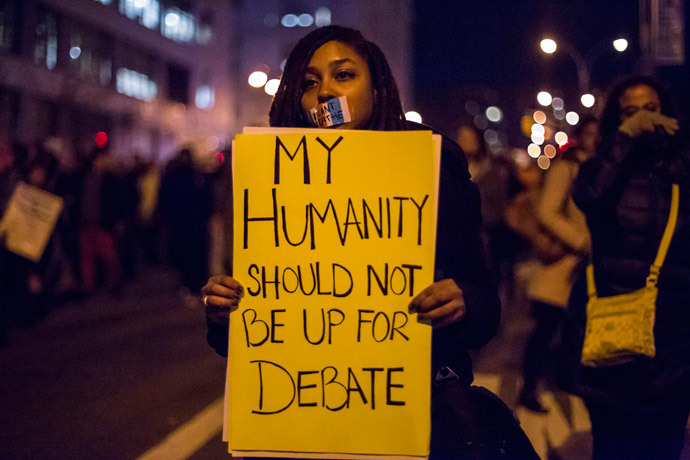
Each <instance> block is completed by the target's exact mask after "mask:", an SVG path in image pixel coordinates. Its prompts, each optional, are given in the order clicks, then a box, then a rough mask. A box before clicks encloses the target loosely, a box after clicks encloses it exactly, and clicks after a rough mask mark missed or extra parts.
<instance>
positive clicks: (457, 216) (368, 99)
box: [202, 26, 536, 458]
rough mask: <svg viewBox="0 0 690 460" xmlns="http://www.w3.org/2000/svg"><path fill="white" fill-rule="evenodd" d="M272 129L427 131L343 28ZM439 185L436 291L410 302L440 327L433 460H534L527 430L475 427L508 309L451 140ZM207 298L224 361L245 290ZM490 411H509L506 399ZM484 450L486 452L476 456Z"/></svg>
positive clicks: (306, 57)
mask: <svg viewBox="0 0 690 460" xmlns="http://www.w3.org/2000/svg"><path fill="white" fill-rule="evenodd" d="M270 124H271V126H273V127H297V128H310V127H312V128H313V127H321V128H324V127H331V126H332V127H334V128H335V129H367V130H380V131H403V130H422V129H427V130H428V129H429V128H427V127H424V126H422V125H419V124H415V123H410V122H407V121H406V120H405V117H404V114H403V110H402V106H401V102H400V98H399V95H398V90H397V88H396V85H395V81H394V78H393V76H392V74H391V71H390V68H389V66H388V63H387V62H386V59H385V57H384V55H383V53H382V52H381V50H380V49H379V48H378V47H377V46H376V45H375V44H373V43H371V42H369V41H367V40H365V39H364V38H363V37H362V35H361V34H360V33H359V32H358V31H356V30H353V29H348V28H343V27H339V26H328V27H323V28H319V29H316V30H315V31H313V32H311V33H310V34H308V35H307V36H305V37H304V38H303V39H302V40H300V41H299V43H298V44H297V45H296V46H295V48H294V49H293V50H292V52H291V53H290V56H289V57H288V60H287V63H286V65H285V72H284V74H283V77H282V79H281V83H280V87H279V89H278V92H277V94H276V96H275V99H274V101H273V105H272V107H271V111H270ZM440 177H441V178H440V185H439V208H438V221H437V239H436V258H435V260H436V269H435V282H434V283H432V284H431V285H430V286H428V287H426V288H425V289H424V290H422V292H421V293H419V294H418V295H417V296H416V297H414V298H413V299H412V301H411V302H410V303H409V311H410V313H416V314H417V319H418V321H420V322H424V323H427V324H430V325H431V326H432V327H433V334H432V372H433V376H432V377H433V378H434V382H435V384H434V388H433V390H432V401H433V403H432V405H433V414H432V427H433V429H432V442H431V446H432V447H431V453H432V455H431V456H432V457H437V458H454V457H458V456H463V458H469V457H468V456H466V455H467V454H469V455H475V454H476V453H479V454H480V455H481V456H480V457H472V458H494V456H493V454H494V453H495V452H496V450H492V449H494V448H495V449H499V448H500V447H498V446H499V444H500V445H501V446H503V447H504V448H505V447H506V445H508V446H510V445H511V443H512V444H513V445H516V444H519V443H523V442H526V444H524V443H523V444H520V446H521V448H523V449H524V450H522V451H521V452H518V455H517V456H518V457H520V458H530V457H529V456H525V452H528V453H529V452H531V453H533V450H532V449H531V445H529V442H528V441H526V438H524V434H523V433H522V431H521V430H520V428H519V426H517V425H516V424H515V426H510V427H507V430H504V431H510V430H512V431H511V433H512V434H513V435H514V438H513V439H506V438H505V437H503V438H502V439H498V438H495V439H492V438H491V437H490V436H493V435H494V434H495V430H492V429H488V428H487V429H483V428H484V427H482V426H481V425H482V423H484V424H485V425H486V426H487V427H488V426H491V425H493V426H494V427H495V425H496V424H497V423H500V420H497V419H496V418H495V417H491V415H489V416H488V417H489V418H490V419H485V420H483V421H482V420H478V419H476V418H474V414H475V413H476V412H486V413H487V414H489V413H490V411H487V407H482V408H479V409H477V408H473V407H470V406H471V405H472V404H476V403H477V401H476V399H475V400H473V401H470V399H471V398H472V397H471V396H469V393H468V392H470V391H471V390H470V384H471V383H472V379H473V375H472V363H471V359H470V356H469V354H468V351H467V350H468V349H476V348H479V347H481V346H483V345H485V344H486V343H487V342H488V341H489V340H490V339H491V337H492V336H493V335H494V333H495V332H496V329H497V327H498V323H499V317H500V304H499V300H498V295H497V292H496V287H495V286H494V284H493V281H492V276H491V274H490V272H489V269H488V267H487V263H486V260H485V258H484V253H483V249H482V242H481V239H480V226H481V217H480V208H479V195H478V192H477V188H476V186H475V185H474V184H472V183H471V182H470V180H469V173H468V171H467V162H466V160H465V156H464V154H463V152H462V150H461V149H460V147H459V146H458V145H457V144H455V143H454V142H453V141H451V140H450V139H448V138H445V137H444V138H443V145H442V159H441V173H440ZM202 295H203V299H204V303H205V304H206V312H207V319H208V328H209V329H208V336H207V338H208V341H209V343H210V344H211V345H212V346H213V347H214V348H215V349H216V350H217V351H218V353H220V354H222V355H224V356H226V355H227V344H228V322H229V314H230V313H231V312H232V311H234V310H236V309H237V308H238V305H239V302H240V300H241V298H242V297H243V295H244V288H243V286H242V285H241V283H240V282H239V281H238V280H236V279H235V278H233V277H231V276H224V275H221V276H213V277H211V278H210V279H209V281H208V283H207V284H206V286H204V288H203V289H202ZM465 390H466V391H467V392H465ZM458 396H462V398H464V401H467V402H468V404H469V405H464V406H463V407H459V408H458V407H452V405H455V406H458V404H457V400H458V398H457V397H458ZM491 403H494V406H493V407H501V408H504V407H505V406H504V405H503V404H502V403H501V401H500V400H498V398H496V401H491ZM495 403H497V404H498V406H496V405H495ZM511 420H512V419H511ZM511 423H514V422H511ZM470 424H471V425H474V426H472V427H471V428H472V429H471V430H470V431H471V432H472V434H470V433H469V431H464V429H465V428H469V427H468V426H467V425H470ZM463 425H465V426H463ZM502 434H505V433H502ZM506 442H507V444H506ZM491 443H494V444H493V445H492V444H491ZM479 445H482V446H483V447H481V448H477V447H474V446H479ZM473 449H484V450H483V451H482V452H478V451H477V452H474V450H473ZM535 457H536V455H535ZM501 458H512V457H501Z"/></svg>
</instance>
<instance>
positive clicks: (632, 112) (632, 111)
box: [623, 107, 640, 118]
mask: <svg viewBox="0 0 690 460" xmlns="http://www.w3.org/2000/svg"><path fill="white" fill-rule="evenodd" d="M638 110H640V109H638V108H637V107H629V108H627V109H624V110H623V116H624V117H626V118H630V117H632V116H633V115H635V113H637V111H638Z"/></svg>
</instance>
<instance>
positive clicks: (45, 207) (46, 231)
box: [0, 182, 62, 262]
mask: <svg viewBox="0 0 690 460" xmlns="http://www.w3.org/2000/svg"><path fill="white" fill-rule="evenodd" d="M61 212H62V198H60V197H59V196H57V195H53V194H52V193H48V192H46V191H45V190H41V189H40V188H37V187H34V186H32V185H29V184H27V183H24V182H20V183H19V184H17V186H16V187H15V189H14V191H13V192H12V196H11V197H10V201H9V203H8V205H7V209H6V210H5V213H4V214H3V216H2V219H1V220H0V239H2V240H3V242H4V244H5V247H7V249H9V250H10V251H12V252H14V253H15V254H18V255H20V256H22V257H25V258H27V259H29V260H31V261H33V262H38V261H39V260H40V259H41V257H42V256H43V251H45V248H46V245H47V244H48V240H49V239H50V235H51V234H52V233H53V230H54V229H55V224H56V223H57V220H58V217H59V216H60V213H61Z"/></svg>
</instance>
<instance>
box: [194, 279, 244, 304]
mask: <svg viewBox="0 0 690 460" xmlns="http://www.w3.org/2000/svg"><path fill="white" fill-rule="evenodd" d="M201 296H202V298H203V299H204V304H205V305H206V306H207V307H211V306H215V307H224V308H230V309H232V310H235V309H237V306H238V305H239V302H240V299H241V298H242V297H243V296H244V288H243V287H242V285H241V284H240V283H239V282H238V281H237V280H236V279H234V278H233V277H231V276H227V275H216V276H212V277H211V278H209V280H208V282H207V283H206V285H205V286H204V287H202V288H201Z"/></svg>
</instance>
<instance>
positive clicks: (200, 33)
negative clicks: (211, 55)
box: [196, 12, 213, 45]
mask: <svg viewBox="0 0 690 460" xmlns="http://www.w3.org/2000/svg"><path fill="white" fill-rule="evenodd" d="M211 40H213V15H212V14H211V13H209V12H207V13H205V14H203V15H202V16H201V18H200V19H199V25H198V27H197V29H196V42H197V43H198V44H200V45H208V44H209V43H211Z"/></svg>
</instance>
